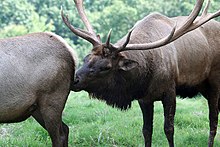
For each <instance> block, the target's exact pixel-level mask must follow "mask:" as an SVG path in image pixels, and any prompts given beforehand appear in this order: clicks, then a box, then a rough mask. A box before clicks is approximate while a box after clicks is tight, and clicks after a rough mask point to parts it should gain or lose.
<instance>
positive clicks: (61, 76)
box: [0, 32, 76, 147]
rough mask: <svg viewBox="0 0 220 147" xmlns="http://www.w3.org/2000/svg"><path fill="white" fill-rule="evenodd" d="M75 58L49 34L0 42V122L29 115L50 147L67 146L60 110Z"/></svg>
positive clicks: (54, 36) (73, 71)
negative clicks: (47, 135) (46, 135)
mask: <svg viewBox="0 0 220 147" xmlns="http://www.w3.org/2000/svg"><path fill="white" fill-rule="evenodd" d="M75 57H76V55H75V53H74V52H73V50H72V48H71V47H70V46H69V45H67V43H66V42H65V41H64V39H62V38H61V37H60V36H58V35H55V34H53V33H49V32H48V33H33V34H28V35H24V36H19V37H12V38H7V39H0V63H1V64H0V123H12V122H13V123H14V122H20V121H23V120H25V119H27V118H28V117H30V116H33V117H34V118H35V119H36V120H37V121H38V123H39V124H40V125H41V126H42V127H44V128H45V129H46V130H47V131H48V133H49V135H50V137H51V140H52V145H53V147H64V146H65V147H67V146H68V133H69V129H68V126H67V125H66V124H65V123H64V122H62V111H63V109H64V106H65V103H66V100H67V97H68V94H69V92H70V85H71V83H72V82H73V79H74V73H75V59H76V58H75Z"/></svg>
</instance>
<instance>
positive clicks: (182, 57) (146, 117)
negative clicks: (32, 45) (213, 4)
mask: <svg viewBox="0 0 220 147" xmlns="http://www.w3.org/2000/svg"><path fill="white" fill-rule="evenodd" d="M75 3H76V6H77V9H78V11H79V14H80V16H81V18H82V20H83V22H84V24H85V26H86V28H87V31H86V30H83V31H82V30H80V29H76V28H74V27H73V26H72V25H71V24H70V23H69V21H68V18H67V17H66V16H64V15H63V13H62V17H63V20H64V22H65V24H66V25H67V26H68V27H69V28H70V30H71V31H72V32H73V33H75V34H76V35H78V36H80V37H82V38H84V39H86V40H87V41H89V42H90V43H92V44H93V49H92V51H91V53H90V54H89V55H87V56H86V57H85V58H84V64H83V66H82V67H81V68H80V69H79V70H78V71H77V72H76V77H75V83H74V85H73V87H72V89H74V90H75V91H80V90H85V91H87V92H88V93H89V94H90V95H91V96H92V97H95V98H97V99H100V100H104V101H106V103H107V104H109V105H111V106H113V107H118V108H120V109H127V108H129V107H130V106H131V102H132V101H133V100H138V102H139V105H140V108H141V110H142V113H143V121H144V122H143V136H144V139H145V146H151V141H152V130H153V125H152V124H153V108H154V102H155V101H162V104H163V108H164V132H165V134H166V137H167V140H168V142H169V145H170V146H174V141H173V135H174V115H175V109H176V95H180V96H181V97H194V96H196V95H197V94H198V93H201V94H202V95H203V96H204V97H205V98H206V99H207V101H208V105H209V120H210V135H209V142H208V145H209V146H210V147H211V146H213V142H214V137H215V135H216V130H217V125H218V113H219V109H220V102H219V97H220V64H219V63H220V38H219V37H220V23H219V22H217V21H214V20H210V19H212V18H214V17H217V16H219V15H220V11H218V12H216V13H212V14H209V13H207V10H208V6H209V3H210V1H208V3H207V5H206V7H205V9H204V11H203V13H202V15H201V17H197V16H198V14H199V12H200V10H201V7H202V4H203V0H197V3H196V5H195V8H194V9H193V11H192V12H191V14H190V15H189V16H188V17H186V16H181V17H175V18H168V17H166V16H163V15H161V14H151V15H149V16H146V17H145V18H143V19H142V20H140V21H138V22H137V23H136V24H135V26H134V27H133V28H132V29H131V31H130V32H129V33H128V34H127V35H126V36H125V37H123V38H122V39H121V40H119V41H118V42H117V43H116V44H114V45H113V44H111V43H110V33H109V35H108V39H107V41H106V43H101V41H100V39H99V38H98V37H97V35H96V34H95V33H94V31H93V29H92V26H91V25H90V23H89V21H88V19H87V18H86V15H85V13H84V11H83V6H82V1H81V0H78V1H77V0H75ZM209 20H210V21H209ZM207 21H209V22H207ZM206 22H207V23H206ZM205 23H206V24H205ZM196 28H197V29H196ZM194 29H195V30H194ZM192 30H193V31H192ZM187 32H188V33H187ZM186 33H187V34H186ZM184 34H185V35H184ZM161 38H162V39H161ZM177 38H179V39H177Z"/></svg>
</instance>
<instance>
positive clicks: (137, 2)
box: [0, 0, 220, 59]
mask: <svg viewBox="0 0 220 147" xmlns="http://www.w3.org/2000/svg"><path fill="white" fill-rule="evenodd" d="M194 4H195V0H177V1H174V0H84V7H85V10H86V14H87V16H88V18H89V20H90V22H91V24H92V25H93V27H94V30H95V32H96V33H97V34H99V35H100V36H101V39H102V41H103V42H105V41H106V37H107V34H108V31H109V30H110V29H111V28H112V36H111V42H112V43H115V42H117V41H118V40H119V39H120V38H122V37H123V36H124V35H125V34H126V33H127V32H128V30H129V29H130V28H132V26H133V25H134V24H135V23H136V22H137V21H138V20H140V19H142V18H143V17H145V16H146V15H148V14H149V13H152V12H159V13H162V14H164V15H166V16H169V17H174V16H180V15H189V14H190V12H191V10H192V9H193V7H194ZM219 5H220V1H219V0H212V2H211V7H210V10H209V12H214V11H217V10H219ZM61 6H63V9H64V12H65V13H66V14H68V15H69V19H70V22H71V23H72V25H73V26H76V27H78V28H82V29H84V28H85V27H84V25H83V23H82V22H81V20H80V18H79V15H78V13H77V11H76V8H75V5H74V2H73V0H65V1H59V0H16V1H15V0H3V1H1V3H0V14H1V15H0V38H3V37H10V36H17V35H22V34H26V33H30V32H42V31H53V32H55V33H56V34H58V35H60V36H62V37H63V38H66V39H67V40H68V42H69V44H70V45H72V46H74V47H76V48H75V49H76V51H77V53H78V54H79V59H81V58H83V57H84V56H85V55H86V54H87V53H88V52H89V51H90V50H91V45H90V44H89V43H87V42H86V41H84V40H82V39H81V38H78V37H77V36H75V35H74V34H73V33H72V32H71V31H70V30H69V29H68V28H67V27H66V26H65V25H64V23H63V22H62V19H61V16H60V7H61ZM217 20H220V18H218V19H217ZM69 40H70V41H69Z"/></svg>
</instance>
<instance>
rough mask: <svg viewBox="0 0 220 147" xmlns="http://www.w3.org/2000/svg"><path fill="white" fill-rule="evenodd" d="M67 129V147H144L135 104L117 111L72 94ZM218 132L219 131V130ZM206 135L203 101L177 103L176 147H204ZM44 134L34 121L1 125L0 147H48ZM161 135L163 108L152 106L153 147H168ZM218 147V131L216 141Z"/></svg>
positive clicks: (206, 126)
mask: <svg viewBox="0 0 220 147" xmlns="http://www.w3.org/2000/svg"><path fill="white" fill-rule="evenodd" d="M63 120H64V122H65V123H66V124H67V125H68V126H69V128H70V134H69V146H70V147H83V146H85V147H143V146H144V140H143V137H142V131H141V130H142V113H141V111H140V108H139V106H138V103H137V101H134V102H133V106H132V108H131V109H130V110H127V111H120V110H117V109H113V108H111V107H110V106H107V105H106V104H105V103H104V102H101V101H98V100H93V99H90V98H89V97H88V95H87V94H86V93H84V92H81V93H73V92H72V93H71V94H70V96H69V98H68V102H67V104H66V107H65V111H64V113H63ZM218 129H219V128H218ZM208 134H209V123H208V107H207V102H206V100H205V99H204V98H194V99H178V100H177V111H176V116H175V137H174V138H175V145H176V146H177V147H205V146H207V140H208ZM50 146H51V141H50V138H49V136H48V134H47V132H46V131H45V130H44V129H43V128H42V127H41V126H40V125H39V124H38V123H37V122H36V121H35V120H34V119H33V118H29V119H28V120H26V121H24V122H22V123H15V124H1V125H0V147H50ZM167 146H168V143H167V140H166V137H165V135H164V132H163V108H162V105H161V102H155V110H154V133H153V147H167ZM215 146H216V147H218V146H220V129H219V133H218V134H217V135H216V138H215Z"/></svg>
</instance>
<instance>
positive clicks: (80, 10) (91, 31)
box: [74, 0, 101, 43]
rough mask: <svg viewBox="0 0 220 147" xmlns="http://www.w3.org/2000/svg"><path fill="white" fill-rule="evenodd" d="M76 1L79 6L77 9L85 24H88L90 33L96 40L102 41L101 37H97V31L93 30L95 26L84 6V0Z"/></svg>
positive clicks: (87, 27)
mask: <svg viewBox="0 0 220 147" xmlns="http://www.w3.org/2000/svg"><path fill="white" fill-rule="evenodd" d="M74 2H75V5H76V8H77V11H78V13H79V16H80V17H81V19H82V21H83V23H84V25H85V26H86V29H87V30H88V31H89V33H91V34H92V36H93V37H94V38H95V40H97V42H99V43H101V42H100V40H99V38H97V35H96V34H95V31H94V30H93V27H92V25H91V23H90V22H89V20H88V18H87V16H86V14H85V11H84V8H83V0H74Z"/></svg>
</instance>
